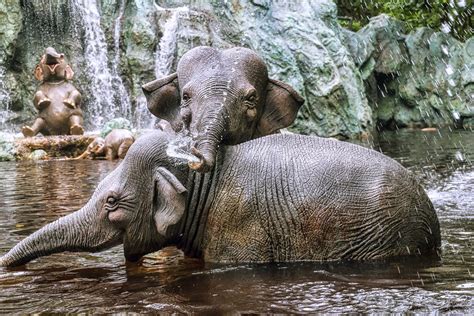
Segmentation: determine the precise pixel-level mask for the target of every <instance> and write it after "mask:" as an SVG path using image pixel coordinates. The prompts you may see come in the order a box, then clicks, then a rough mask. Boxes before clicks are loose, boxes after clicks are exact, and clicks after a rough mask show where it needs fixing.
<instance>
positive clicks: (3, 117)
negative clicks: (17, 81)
mask: <svg viewBox="0 0 474 316" xmlns="http://www.w3.org/2000/svg"><path fill="white" fill-rule="evenodd" d="M5 75H6V72H5V68H4V67H3V66H1V65H0V130H5V129H6V126H5V125H6V122H7V120H8V117H9V116H10V115H11V112H10V109H9V108H10V94H9V92H8V90H7V87H6V86H5Z"/></svg>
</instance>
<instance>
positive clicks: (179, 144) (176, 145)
mask: <svg viewBox="0 0 474 316" xmlns="http://www.w3.org/2000/svg"><path fill="white" fill-rule="evenodd" d="M191 141H192V138H191V137H189V136H178V137H176V138H175V139H174V140H173V141H171V142H170V143H169V144H168V147H167V148H166V154H167V155H168V156H169V157H173V158H178V159H184V160H186V161H188V162H195V163H198V162H199V159H198V158H197V157H196V156H193V155H191V154H189V151H190V150H189V148H190V145H191Z"/></svg>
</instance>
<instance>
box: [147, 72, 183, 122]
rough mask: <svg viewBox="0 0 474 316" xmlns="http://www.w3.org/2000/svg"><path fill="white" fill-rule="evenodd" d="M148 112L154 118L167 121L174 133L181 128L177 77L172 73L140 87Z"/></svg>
mask: <svg viewBox="0 0 474 316" xmlns="http://www.w3.org/2000/svg"><path fill="white" fill-rule="evenodd" d="M142 90H143V93H144V94H145V96H146V100H147V106H148V110H149V111H150V112H151V113H152V114H153V115H154V116H156V117H158V118H160V119H163V120H166V121H168V122H169V123H170V124H171V126H172V127H173V129H174V130H175V131H178V130H179V129H180V128H181V122H179V105H180V102H181V98H180V93H179V86H178V75H177V73H173V74H171V75H169V76H166V77H164V78H159V79H156V80H153V81H151V82H148V83H146V84H144V85H143V86H142Z"/></svg>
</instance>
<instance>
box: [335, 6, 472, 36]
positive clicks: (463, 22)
mask: <svg viewBox="0 0 474 316" xmlns="http://www.w3.org/2000/svg"><path fill="white" fill-rule="evenodd" d="M335 1H336V4H337V8H338V11H339V14H338V15H339V16H340V19H339V22H340V24H341V25H342V26H343V27H347V28H349V29H351V30H354V31H358V30H359V29H360V28H361V27H362V26H364V25H365V24H367V23H368V22H369V19H370V18H371V17H373V16H376V15H379V14H382V13H385V14H388V15H390V16H392V17H394V18H396V19H398V20H401V21H404V22H405V23H406V30H407V32H410V31H411V30H413V29H415V28H417V27H420V26H428V27H431V28H432V29H434V30H436V31H440V30H441V27H442V25H449V27H450V28H451V31H450V33H451V34H452V35H453V36H454V37H456V38H457V39H459V40H462V41H465V40H467V39H468V38H470V37H472V36H473V25H474V18H473V5H474V0H389V1H371V0H335ZM463 4H464V5H463Z"/></svg>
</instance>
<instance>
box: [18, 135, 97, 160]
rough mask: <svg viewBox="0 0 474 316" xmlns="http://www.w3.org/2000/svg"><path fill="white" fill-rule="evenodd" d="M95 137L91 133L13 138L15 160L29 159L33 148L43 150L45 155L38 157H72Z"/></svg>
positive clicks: (82, 150)
mask: <svg viewBox="0 0 474 316" xmlns="http://www.w3.org/2000/svg"><path fill="white" fill-rule="evenodd" d="M94 139H95V136H93V135H77V136H76V135H74V136H73V135H59V136H45V137H28V138H19V139H15V141H14V146H15V158H16V160H31V159H34V158H33V157H32V153H33V152H34V151H35V150H43V151H45V152H46V155H43V156H42V157H41V158H39V159H48V158H56V157H68V158H73V157H76V156H79V155H80V154H81V153H82V152H84V151H85V150H86V148H87V146H88V145H89V144H90V143H91V142H92V141H93V140H94Z"/></svg>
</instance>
